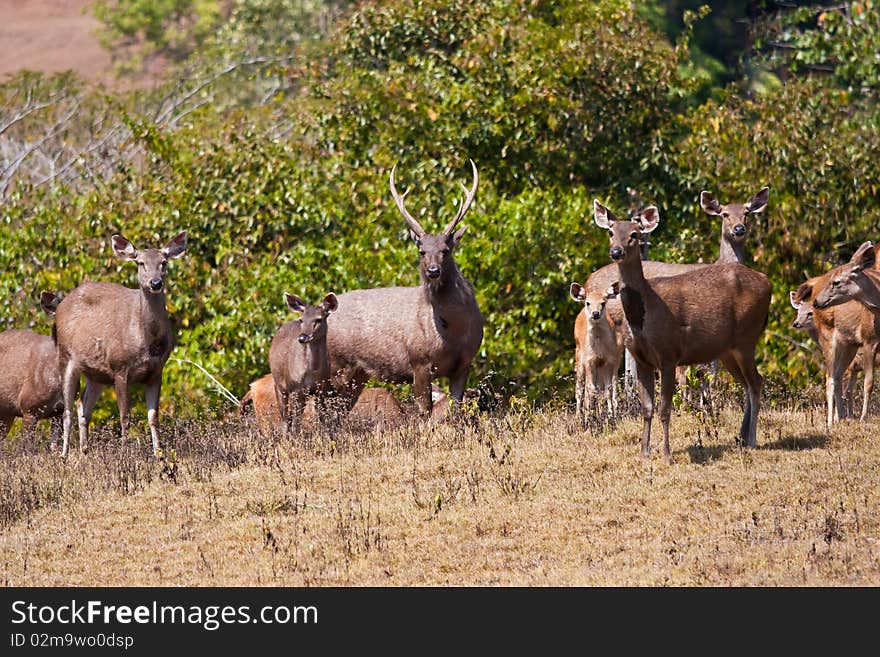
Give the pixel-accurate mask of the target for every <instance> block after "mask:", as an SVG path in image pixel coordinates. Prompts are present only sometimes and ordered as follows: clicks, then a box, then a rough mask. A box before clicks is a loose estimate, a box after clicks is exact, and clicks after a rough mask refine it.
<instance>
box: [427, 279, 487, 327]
mask: <svg viewBox="0 0 880 657" xmlns="http://www.w3.org/2000/svg"><path fill="white" fill-rule="evenodd" d="M422 289H423V290H424V293H425V300H426V301H427V302H428V304H430V306H431V310H432V311H433V314H434V323H435V325H436V326H437V327H438V330H446V329H449V328H453V329H454V328H456V327H455V326H454V325H456V324H457V323H458V322H459V318H461V317H463V316H464V313H462V312H459V311H460V309H462V308H465V307H468V306H469V305H471V304H472V303H473V300H474V291H473V288H472V287H471V285H470V284H469V283H468V282H467V281H466V280H465V279H464V278H462V276H461V274H460V273H459V271H458V268H457V267H455V266H453V267H448V268H444V271H443V275H442V276H441V279H440V282H439V283H438V284H437V285H433V286H432V285H430V284H429V283H428V282H427V279H423V284H422Z"/></svg>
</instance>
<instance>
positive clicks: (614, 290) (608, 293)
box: [605, 281, 620, 301]
mask: <svg viewBox="0 0 880 657" xmlns="http://www.w3.org/2000/svg"><path fill="white" fill-rule="evenodd" d="M618 294H620V281H614V282H613V283H612V284H611V285H609V286H608V289H607V290H605V300H606V301H607V300H608V299H613V298H614V297H616V296H617V295H618Z"/></svg>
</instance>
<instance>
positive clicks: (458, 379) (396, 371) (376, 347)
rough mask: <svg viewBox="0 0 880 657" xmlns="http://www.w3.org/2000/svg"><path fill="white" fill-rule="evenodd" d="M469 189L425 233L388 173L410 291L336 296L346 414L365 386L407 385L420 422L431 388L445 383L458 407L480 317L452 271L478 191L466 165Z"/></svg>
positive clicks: (338, 364) (335, 339) (338, 384)
mask: <svg viewBox="0 0 880 657" xmlns="http://www.w3.org/2000/svg"><path fill="white" fill-rule="evenodd" d="M471 166H472V168H473V186H472V187H471V189H470V190H467V189H465V192H466V193H465V198H464V201H462V204H461V205H460V206H459V209H458V212H457V213H456V215H455V217H454V218H453V219H452V221H450V222H449V223H448V224H447V225H446V227H445V228H444V229H443V232H441V233H439V234H430V233H427V232H425V230H424V229H423V228H422V226H421V225H420V224H419V222H418V221H416V220H415V219H414V218H413V217H412V215H410V213H409V212H408V211H407V209H406V206H405V205H404V198H405V197H406V195H407V193H408V190H407V191H406V192H404V193H403V194H398V193H397V189H396V188H395V186H394V171H395V169H392V170H391V177H390V184H391V195H392V197H393V198H394V201H395V203H396V204H397V209H398V210H399V211H400V213H401V215H403V218H404V220H406V223H407V226H409V232H410V237H411V238H412V240H413V242H415V244H416V246H417V247H418V249H419V277H420V279H421V284H420V285H418V286H415V287H381V288H373V289H367V290H352V291H351V292H346V293H345V294H342V295H340V297H339V312H338V313H336V314H335V315H334V316H333V318H332V320H331V321H330V323H329V325H328V334H327V345H328V347H329V350H330V362H331V369H332V371H333V374H334V388H335V389H336V391H337V393H338V394H339V395H340V397H341V399H342V401H343V404H342V406H343V409H342V410H343V411H348V409H350V408H351V407H352V405H353V404H354V400H355V399H357V397H358V394H359V393H360V391H361V390H362V389H363V387H364V384H365V383H366V382H367V380H368V379H370V378H371V377H372V378H376V379H379V380H381V381H386V382H388V383H410V382H411V383H412V384H413V395H414V396H415V398H416V401H417V403H418V405H419V410H420V412H421V414H422V415H423V416H429V415H430V414H431V407H432V403H433V402H432V398H431V382H432V380H433V379H434V378H436V377H449V389H450V395H451V396H452V397H453V398H454V399H455V401H456V402H460V401H461V400H462V396H463V394H464V391H465V386H466V385H467V379H468V373H469V371H470V365H471V361H472V360H473V358H474V356H476V354H477V351H478V350H479V348H480V345H481V344H482V341H483V316H482V315H481V314H480V308H479V306H478V305H477V301H476V297H475V295H474V288H473V286H472V285H471V283H470V281H468V280H467V279H466V278H464V277H463V276H462V275H461V273H460V272H459V270H458V267H457V266H456V264H455V259H454V258H453V251H454V250H455V249H456V248H457V247H458V245H459V244H460V242H461V238H462V235H464V231H465V228H466V227H465V226H462V227H461V228H458V229H457V230H456V226H458V223H459V221H461V219H462V218H463V217H464V215H465V213H467V211H468V209H469V208H470V207H471V204H472V203H473V201H474V196H475V195H476V192H477V183H478V181H479V177H478V175H477V166H476V164H474V162H473V160H471Z"/></svg>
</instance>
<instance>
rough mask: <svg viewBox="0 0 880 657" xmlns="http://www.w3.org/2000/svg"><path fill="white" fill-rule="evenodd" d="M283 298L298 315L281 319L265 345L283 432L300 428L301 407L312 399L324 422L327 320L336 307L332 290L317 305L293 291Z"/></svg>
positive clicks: (327, 374)
mask: <svg viewBox="0 0 880 657" xmlns="http://www.w3.org/2000/svg"><path fill="white" fill-rule="evenodd" d="M284 300H285V302H286V303H287V305H288V306H289V307H290V309H291V310H293V312H295V313H300V318H299V319H297V320H292V321H289V322H285V323H284V324H283V325H282V326H281V328H280V329H278V332H277V333H276V334H275V336H274V337H273V338H272V342H271V344H270V345H269V369H270V370H271V371H272V379H273V381H274V383H275V397H276V400H277V403H278V410H279V412H280V413H281V419H282V422H283V427H284V431H285V433H287V434H288V435H289V434H291V433H293V432H294V430H296V431H299V430H300V429H301V419H302V412H303V408H304V407H305V404H306V399H307V398H308V397H314V398H315V405H316V407H317V408H316V411H317V413H318V418H319V420H321V421H322V422H327V420H328V411H327V409H326V408H325V401H326V400H327V398H328V397H329V395H330V357H329V355H328V353H327V319H328V317H329V316H330V314H331V313H333V312H335V311H336V310H337V308H339V300H338V299H337V298H336V295H335V294H334V293H333V292H330V293H329V294H327V295H326V296H325V297H324V299H323V300H322V301H321V303H320V304H317V305H309V304H308V303H306V302H305V301H303V300H302V299H301V298H300V297H298V296H296V295H295V294H288V293H287V292H285V293H284Z"/></svg>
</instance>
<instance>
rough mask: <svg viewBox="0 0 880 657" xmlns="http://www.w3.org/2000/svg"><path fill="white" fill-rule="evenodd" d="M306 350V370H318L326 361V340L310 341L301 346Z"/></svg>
mask: <svg viewBox="0 0 880 657" xmlns="http://www.w3.org/2000/svg"><path fill="white" fill-rule="evenodd" d="M303 346H304V347H305V350H306V369H307V370H309V371H312V372H314V371H316V370H320V369H321V368H322V367H323V365H324V363H325V361H326V360H327V340H325V339H322V340H312V341H310V342H309V343H307V344H305V345H303Z"/></svg>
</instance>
